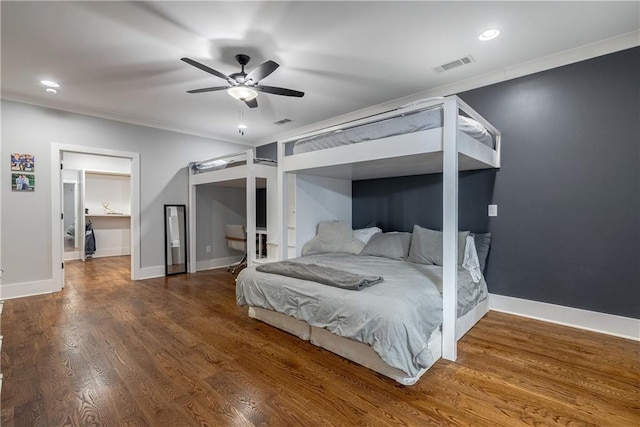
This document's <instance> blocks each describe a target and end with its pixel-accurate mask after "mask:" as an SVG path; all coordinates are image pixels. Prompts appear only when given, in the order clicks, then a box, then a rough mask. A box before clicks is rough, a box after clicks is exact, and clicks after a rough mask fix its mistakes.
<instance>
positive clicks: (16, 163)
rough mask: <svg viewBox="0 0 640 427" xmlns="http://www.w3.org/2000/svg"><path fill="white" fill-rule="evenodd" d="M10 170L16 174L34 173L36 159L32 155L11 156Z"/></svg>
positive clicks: (13, 154) (16, 154) (14, 154)
mask: <svg viewBox="0 0 640 427" xmlns="http://www.w3.org/2000/svg"><path fill="white" fill-rule="evenodd" d="M11 170H12V171H17V172H35V170H36V158H35V156H34V155H33V154H20V153H12V154H11Z"/></svg>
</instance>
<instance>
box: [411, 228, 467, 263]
mask: <svg viewBox="0 0 640 427" xmlns="http://www.w3.org/2000/svg"><path fill="white" fill-rule="evenodd" d="M468 235H469V232H468V231H459V232H458V265H462V262H463V261H464V247H465V244H466V240H467V236H468ZM408 260H409V261H411V262H417V263H420V264H428V265H442V264H443V259H442V232H441V231H436V230H430V229H428V228H422V227H420V226H419V225H414V226H413V236H412V237H411V249H409V259H408Z"/></svg>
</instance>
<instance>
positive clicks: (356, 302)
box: [236, 253, 487, 377]
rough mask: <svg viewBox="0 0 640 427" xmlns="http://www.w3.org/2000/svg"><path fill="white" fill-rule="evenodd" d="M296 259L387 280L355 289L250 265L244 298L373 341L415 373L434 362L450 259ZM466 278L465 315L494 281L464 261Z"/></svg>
mask: <svg viewBox="0 0 640 427" xmlns="http://www.w3.org/2000/svg"><path fill="white" fill-rule="evenodd" d="M291 261H293V262H298V263H305V264H317V265H320V266H327V267H331V268H335V269H339V270H346V271H349V272H352V273H355V274H362V275H372V274H375V275H379V276H381V277H382V278H383V281H382V282H381V283H378V284H376V285H375V286H371V287H366V288H362V289H361V290H358V291H354V290H345V289H340V288H336V287H332V286H327V285H323V284H320V283H316V282H310V281H306V280H301V279H296V278H291V277H286V276H280V275H276V274H269V273H261V272H259V271H257V270H256V268H255V267H249V268H246V269H245V270H243V271H242V272H241V273H240V275H239V276H238V280H237V286H236V300H237V303H238V304H239V305H250V306H255V307H261V308H265V309H268V310H272V311H276V312H280V313H283V314H286V315H289V316H291V317H294V318H296V319H298V320H303V321H305V322H307V323H308V324H310V325H312V326H316V327H320V328H325V329H327V330H328V331H330V332H332V333H334V334H336V335H339V336H341V337H344V338H349V339H352V340H355V341H358V342H362V343H365V344H368V345H369V346H371V347H372V348H373V349H374V351H375V352H376V353H377V354H378V355H379V356H380V357H381V358H382V360H384V361H385V362H386V363H387V364H388V365H390V366H392V367H394V368H397V369H400V370H402V371H403V372H405V373H407V374H408V375H409V376H412V377H413V376H416V375H417V374H418V373H419V372H420V370H421V369H422V368H424V367H428V366H430V365H431V364H432V363H433V362H434V356H433V355H432V354H431V352H430V351H429V348H428V342H429V337H430V336H431V334H432V333H433V332H434V331H435V330H436V329H438V328H439V327H440V325H441V323H442V296H441V291H442V267H440V266H436V265H423V264H417V263H412V262H406V261H400V260H393V259H389V258H383V257H379V256H367V255H353V254H345V253H326V254H317V255H310V256H305V257H303V258H296V259H294V260H291ZM458 281H459V287H458V316H462V315H463V314H465V313H467V312H468V311H469V310H471V308H473V307H474V306H475V305H476V304H477V303H478V302H479V301H482V300H484V299H485V298H486V297H487V287H486V283H485V282H484V279H482V280H481V281H480V283H479V284H476V283H473V280H472V279H471V276H470V275H469V273H468V272H467V271H465V270H463V269H461V268H459V271H458Z"/></svg>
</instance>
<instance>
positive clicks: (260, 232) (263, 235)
mask: <svg viewBox="0 0 640 427" xmlns="http://www.w3.org/2000/svg"><path fill="white" fill-rule="evenodd" d="M256 237H257V238H258V245H257V246H258V248H257V249H258V259H260V258H264V257H266V256H267V229H266V228H256Z"/></svg>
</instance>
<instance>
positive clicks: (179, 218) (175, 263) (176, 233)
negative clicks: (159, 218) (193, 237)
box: [164, 205, 187, 276]
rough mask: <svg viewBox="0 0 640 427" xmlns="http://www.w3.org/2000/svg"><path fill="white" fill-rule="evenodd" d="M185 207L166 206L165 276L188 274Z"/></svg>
mask: <svg viewBox="0 0 640 427" xmlns="http://www.w3.org/2000/svg"><path fill="white" fill-rule="evenodd" d="M186 218H187V215H186V206H185V205H164V235H165V239H164V240H165V243H164V244H165V275H167V276H170V275H172V274H181V273H186V272H187V220H186Z"/></svg>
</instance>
